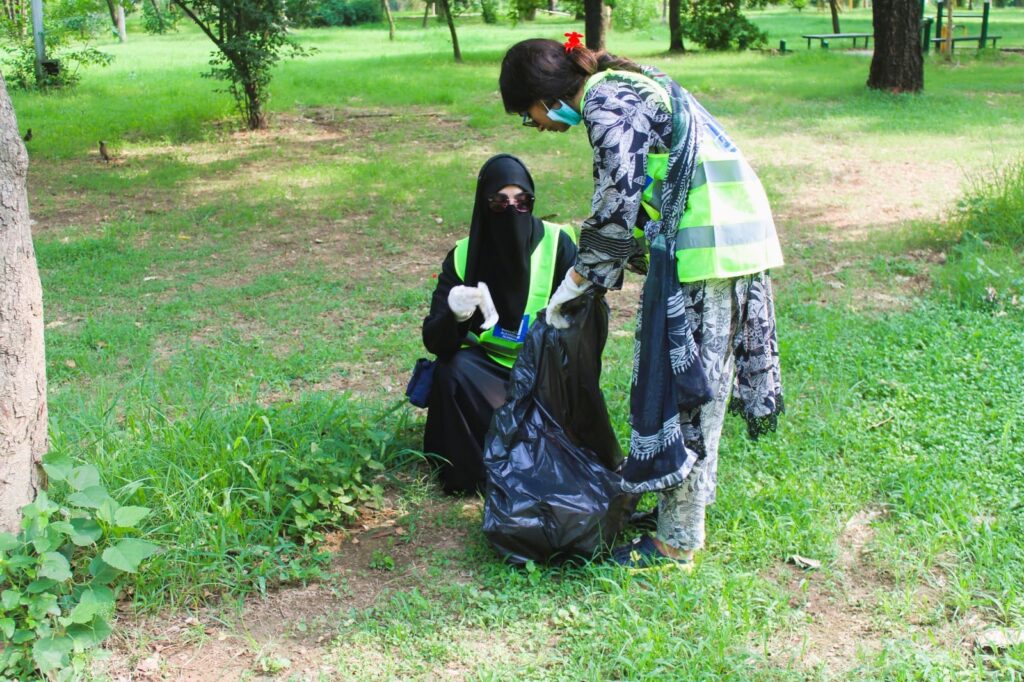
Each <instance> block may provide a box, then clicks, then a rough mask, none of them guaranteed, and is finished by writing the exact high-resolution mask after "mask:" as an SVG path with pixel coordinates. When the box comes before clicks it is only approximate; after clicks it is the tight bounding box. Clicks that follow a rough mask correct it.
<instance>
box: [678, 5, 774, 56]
mask: <svg viewBox="0 0 1024 682" xmlns="http://www.w3.org/2000/svg"><path fill="white" fill-rule="evenodd" d="M683 34H684V35H685V36H686V37H687V38H690V39H691V40H693V41H695V42H697V43H698V44H700V45H703V46H704V47H706V48H707V49H709V50H729V49H733V48H738V49H740V50H745V49H747V48H750V47H757V46H759V45H763V44H764V43H765V41H766V40H767V37H768V36H767V34H766V33H765V32H764V31H762V30H761V29H759V28H758V27H757V26H755V25H754V24H753V23H752V22H751V21H750V20H749V19H747V18H746V17H745V16H743V13H742V12H741V11H740V0H694V2H693V4H692V5H690V6H689V10H688V11H687V19H686V22H685V23H684V24H683Z"/></svg>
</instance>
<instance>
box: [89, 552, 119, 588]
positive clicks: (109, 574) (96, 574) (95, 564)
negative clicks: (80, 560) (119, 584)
mask: <svg viewBox="0 0 1024 682" xmlns="http://www.w3.org/2000/svg"><path fill="white" fill-rule="evenodd" d="M89 575H91V576H92V577H93V584H100V585H104V584H110V583H112V582H114V581H115V580H116V579H117V577H118V576H119V575H121V571H119V570H117V569H116V568H114V567H113V566H111V565H110V564H108V563H107V562H106V561H104V560H103V559H101V558H99V557H95V558H94V559H93V560H92V561H91V562H90V563H89Z"/></svg>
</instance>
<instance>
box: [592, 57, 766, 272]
mask: <svg viewBox="0 0 1024 682" xmlns="http://www.w3.org/2000/svg"><path fill="white" fill-rule="evenodd" d="M609 76H614V77H615V78H617V79H620V80H625V81H627V82H630V83H631V84H634V86H635V87H636V88H637V89H639V90H652V89H653V90H654V91H655V92H656V93H657V95H658V97H659V98H660V99H661V100H662V102H663V103H665V104H666V107H667V108H668V110H669V111H671V110H672V100H671V97H669V93H668V91H667V90H666V89H665V88H664V87H662V86H661V84H659V83H658V82H657V81H655V80H654V79H652V78H649V77H648V76H645V75H643V74H639V73H634V72H631V71H615V70H608V71H601V72H599V73H596V74H594V75H593V76H591V77H590V78H589V79H588V80H587V83H586V85H585V86H584V89H583V96H584V97H586V93H587V91H589V90H590V88H592V87H593V86H595V85H597V84H598V83H600V82H601V81H602V80H604V79H605V78H608V77H609ZM693 103H694V104H695V105H696V108H697V109H698V110H699V111H700V113H702V114H704V115H703V116H702V117H701V118H702V125H700V126H699V127H698V129H697V134H699V135H700V147H699V150H698V153H697V166H696V168H695V170H694V174H693V179H692V180H691V182H690V194H689V196H688V198H687V205H686V210H685V211H684V212H683V216H682V218H680V220H679V232H678V234H677V235H676V270H677V272H678V274H679V281H680V282H696V281H700V280H705V279H714V278H726V277H738V276H740V275H749V274H752V273H755V272H761V271H762V270H768V269H770V268H777V267H780V266H781V265H782V249H781V247H780V246H779V237H778V235H777V234H776V232H775V220H774V219H773V218H772V212H771V207H770V206H769V204H768V197H767V196H766V195H765V192H764V187H762V186H761V181H760V180H758V178H757V175H756V174H755V173H754V170H753V169H752V168H751V167H750V164H749V163H747V160H746V159H744V158H743V154H741V153H740V151H739V149H737V148H736V146H735V145H734V144H733V143H732V141H731V140H730V139H729V137H728V135H726V133H725V131H724V130H723V129H722V128H721V126H720V125H719V124H718V122H717V121H716V120H715V119H714V117H713V116H711V115H710V114H708V113H707V112H706V111H705V110H704V109H703V107H701V105H700V103H699V102H697V101H696V100H695V99H694V100H693ZM668 156H669V155H668V154H667V153H662V154H659V153H654V152H649V153H648V154H647V182H646V186H645V188H644V192H643V195H642V197H641V206H643V208H644V210H645V211H646V212H647V215H648V216H650V217H651V219H653V220H657V219H658V218H659V217H661V213H660V210H659V209H660V208H661V185H662V182H663V181H664V179H665V177H666V175H667V172H668Z"/></svg>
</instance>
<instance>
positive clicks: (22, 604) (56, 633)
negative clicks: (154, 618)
mask: <svg viewBox="0 0 1024 682" xmlns="http://www.w3.org/2000/svg"><path fill="white" fill-rule="evenodd" d="M43 467H44V468H45V470H46V473H47V474H48V475H49V479H50V484H51V492H55V493H57V495H60V496H63V497H65V498H66V503H65V504H64V505H61V504H57V503H56V502H54V501H52V500H51V499H50V497H49V495H48V494H47V493H46V491H42V492H40V493H39V495H37V496H36V499H35V501H34V502H32V503H31V504H28V505H26V506H25V507H23V508H22V522H21V525H22V530H21V532H20V533H18V535H17V536H15V535H12V534H10V533H0V584H2V585H3V587H4V589H3V592H2V593H0V633H2V634H3V642H4V644H3V647H2V648H0V680H4V681H5V682H7V681H13V680H29V679H39V676H40V674H42V675H45V676H46V677H47V678H48V679H58V680H71V679H80V678H81V675H82V672H83V664H84V662H83V659H82V656H81V654H83V653H84V652H86V651H87V650H89V649H92V648H94V647H96V646H98V645H99V644H100V643H101V642H102V641H103V640H104V639H106V637H107V636H108V635H109V634H110V632H111V629H110V625H109V624H108V623H107V618H109V616H110V614H111V613H112V612H113V610H114V601H115V599H116V592H117V586H118V584H119V583H120V582H121V581H122V579H123V577H124V574H125V573H135V572H137V571H138V570H139V567H140V565H141V564H142V562H143V561H145V560H146V559H147V558H149V557H150V556H152V555H153V554H155V553H156V552H157V546H156V545H153V544H151V543H149V542H146V541H144V540H139V539H137V538H133V537H127V536H128V535H133V534H134V529H135V528H136V527H137V526H138V524H139V523H140V522H141V521H142V520H143V519H144V518H145V517H146V516H147V515H148V514H149V512H150V510H149V509H148V508H146V507H137V506H121V505H120V504H118V503H117V502H116V501H115V500H114V499H113V498H112V497H111V496H110V494H109V493H108V492H107V490H106V489H105V488H104V487H103V486H102V485H101V484H100V474H99V471H97V469H96V468H95V467H93V466H91V465H82V466H75V465H74V463H73V462H72V461H71V460H70V459H68V458H67V457H64V456H60V455H52V454H51V455H47V456H46V457H45V458H44V459H43Z"/></svg>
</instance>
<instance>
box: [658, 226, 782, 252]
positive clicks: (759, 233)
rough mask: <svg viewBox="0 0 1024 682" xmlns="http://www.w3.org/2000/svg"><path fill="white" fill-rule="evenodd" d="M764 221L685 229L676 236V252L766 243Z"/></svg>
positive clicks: (766, 232)
mask: <svg viewBox="0 0 1024 682" xmlns="http://www.w3.org/2000/svg"><path fill="white" fill-rule="evenodd" d="M766 227H767V226H766V225H765V224H764V222H762V221H755V222H749V223H733V224H731V225H719V226H718V227H715V226H714V225H697V226H695V227H684V228H682V229H680V230H679V232H678V234H676V251H682V250H684V249H711V248H714V247H716V246H740V245H742V244H754V243H756V242H761V241H764V240H765V238H766V237H767V236H768V230H767V229H766Z"/></svg>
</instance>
